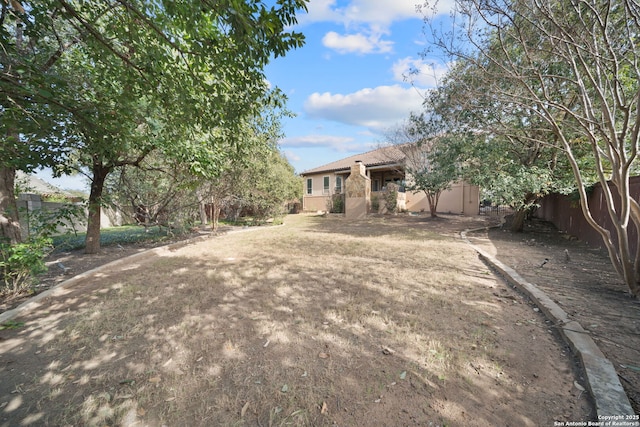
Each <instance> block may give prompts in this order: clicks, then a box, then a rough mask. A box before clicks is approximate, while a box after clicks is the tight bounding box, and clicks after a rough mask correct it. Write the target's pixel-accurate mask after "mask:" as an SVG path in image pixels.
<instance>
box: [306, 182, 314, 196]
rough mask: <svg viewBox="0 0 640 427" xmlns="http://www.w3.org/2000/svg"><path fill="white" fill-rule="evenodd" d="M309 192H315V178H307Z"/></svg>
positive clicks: (310, 193)
mask: <svg viewBox="0 0 640 427" xmlns="http://www.w3.org/2000/svg"><path fill="white" fill-rule="evenodd" d="M307 194H308V195H312V194H313V179H312V178H307Z"/></svg>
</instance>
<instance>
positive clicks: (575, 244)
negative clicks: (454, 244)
mask: <svg viewBox="0 0 640 427" xmlns="http://www.w3.org/2000/svg"><path fill="white" fill-rule="evenodd" d="M468 236H469V237H470V238H471V239H470V240H471V241H472V242H473V243H474V244H476V245H478V246H482V247H484V249H486V250H488V251H489V252H490V253H492V255H494V256H495V257H496V258H498V259H499V260H500V261H502V262H503V263H505V264H506V265H508V266H510V267H511V268H513V269H514V270H516V271H517V272H518V273H519V274H520V275H521V276H522V277H524V278H525V279H526V280H527V281H529V282H530V283H533V284H535V285H537V286H538V287H539V288H541V289H542V290H544V292H545V293H546V294H547V295H549V296H550V297H551V298H552V299H553V300H554V301H555V302H556V303H557V304H559V305H560V306H561V307H562V308H563V309H564V311H565V312H566V313H567V314H568V315H569V316H570V317H572V318H573V319H575V320H577V321H578V322H579V323H580V324H581V325H582V327H583V328H585V329H586V330H587V331H588V332H589V334H590V335H591V337H592V338H593V340H594V341H595V342H596V344H597V345H598V347H599V348H600V350H602V352H603V353H604V354H605V355H606V356H607V358H608V359H609V360H610V361H611V362H612V363H613V365H614V367H615V368H616V371H617V373H618V377H619V378H620V382H621V383H622V386H623V387H624V389H625V391H626V393H627V396H628V397H629V400H630V401H631V405H632V407H633V408H634V410H635V412H636V414H638V413H640V301H639V300H637V299H635V298H632V297H631V296H630V294H629V292H628V290H627V287H626V286H625V285H624V284H623V283H622V281H621V280H620V278H619V277H618V275H617V274H616V273H615V271H614V270H613V267H612V266H611V263H610V261H609V258H608V255H607V252H606V250H604V249H603V248H600V247H589V246H587V245H586V244H584V243H583V242H580V241H578V240H577V239H576V238H575V237H574V236H570V235H567V234H563V233H560V232H558V230H557V229H556V228H555V227H554V226H553V225H552V224H550V223H547V222H544V221H540V220H535V219H534V220H533V221H532V222H530V223H529V224H527V227H526V229H525V232H524V233H511V232H509V231H508V230H507V229H504V228H493V229H490V230H482V231H479V232H476V233H470V234H468ZM545 260H546V261H545Z"/></svg>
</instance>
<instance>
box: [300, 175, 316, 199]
mask: <svg viewBox="0 0 640 427" xmlns="http://www.w3.org/2000/svg"><path fill="white" fill-rule="evenodd" d="M298 188H300V187H298ZM307 194H309V195H311V194H313V179H311V178H307Z"/></svg>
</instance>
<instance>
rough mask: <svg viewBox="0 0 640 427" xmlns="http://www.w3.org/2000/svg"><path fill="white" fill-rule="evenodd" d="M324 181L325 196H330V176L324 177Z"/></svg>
mask: <svg viewBox="0 0 640 427" xmlns="http://www.w3.org/2000/svg"><path fill="white" fill-rule="evenodd" d="M322 181H323V184H324V185H323V191H324V194H329V188H330V186H329V177H328V176H325V177H323V178H322Z"/></svg>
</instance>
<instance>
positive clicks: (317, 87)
mask: <svg viewBox="0 0 640 427" xmlns="http://www.w3.org/2000/svg"><path fill="white" fill-rule="evenodd" d="M423 3H424V2H423V1H421V0H349V1H346V0H311V2H310V3H309V7H308V13H304V14H299V15H298V25H297V26H296V27H294V29H295V30H297V31H300V32H302V33H303V34H304V35H305V37H306V43H305V46H304V47H302V48H300V49H297V50H294V51H290V52H288V53H287V55H286V56H285V57H283V58H277V59H275V60H274V61H272V63H271V64H270V65H269V66H268V67H267V69H266V75H267V79H268V80H269V82H270V83H271V84H272V85H274V86H278V87H279V88H280V89H282V90H283V92H284V93H285V94H286V95H287V97H288V102H287V106H288V109H289V110H291V111H292V112H293V113H294V114H295V115H296V116H295V118H292V119H286V120H285V121H284V133H285V138H284V139H282V140H281V141H280V148H281V150H282V151H283V152H284V154H285V155H286V157H287V159H288V160H289V162H290V163H291V164H292V165H293V166H294V168H295V170H296V172H297V173H302V172H304V171H305V170H308V169H312V168H315V167H317V166H322V165H324V164H327V163H330V162H332V161H335V160H339V159H342V158H345V157H348V156H351V155H354V154H358V153H363V152H366V151H369V150H372V149H375V148H377V147H379V146H380V145H381V144H384V143H385V142H388V141H386V140H385V134H388V132H389V130H390V129H391V128H393V127H394V126H398V125H399V124H401V123H402V122H403V121H404V120H406V119H407V118H408V117H409V115H410V113H411V112H420V111H421V110H422V102H423V100H424V96H425V93H426V92H427V90H428V89H430V88H433V87H434V86H435V85H436V82H437V81H438V79H439V78H441V77H442V76H443V75H444V73H446V71H447V65H446V62H444V60H443V58H442V56H438V55H436V54H426V55H425V54H424V52H425V51H427V49H428V48H429V44H428V43H427V37H426V35H425V34H426V33H425V31H424V28H423V27H424V23H423V19H422V15H421V14H419V13H418V12H417V11H416V5H417V4H423ZM447 7H448V6H447V4H446V2H441V4H440V5H439V6H438V8H439V10H438V12H444V13H445V14H446V13H447V12H448V10H447V9H446V8H447ZM412 70H416V71H417V73H415V74H412V73H411V71H412Z"/></svg>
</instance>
